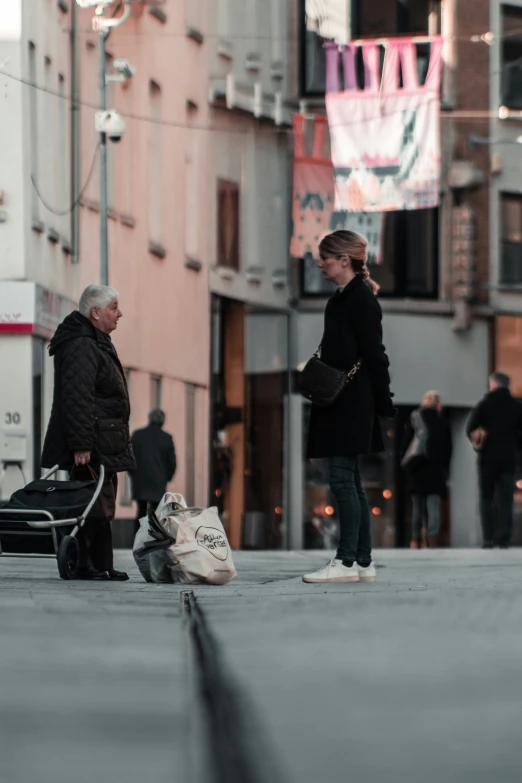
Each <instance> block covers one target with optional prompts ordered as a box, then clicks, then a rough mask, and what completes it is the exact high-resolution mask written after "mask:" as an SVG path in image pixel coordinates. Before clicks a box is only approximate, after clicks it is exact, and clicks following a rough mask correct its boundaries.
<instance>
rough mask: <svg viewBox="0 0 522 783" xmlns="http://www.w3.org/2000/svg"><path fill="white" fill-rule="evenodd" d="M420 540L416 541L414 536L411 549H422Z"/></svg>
mask: <svg viewBox="0 0 522 783" xmlns="http://www.w3.org/2000/svg"><path fill="white" fill-rule="evenodd" d="M420 548H421V545H420V541H416V540H415V539H414V538H412V540H411V541H410V549H420Z"/></svg>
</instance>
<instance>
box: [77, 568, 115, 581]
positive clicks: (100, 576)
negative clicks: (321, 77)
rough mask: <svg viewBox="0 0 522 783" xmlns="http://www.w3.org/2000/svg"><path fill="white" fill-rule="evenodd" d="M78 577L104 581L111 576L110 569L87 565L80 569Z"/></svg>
mask: <svg viewBox="0 0 522 783" xmlns="http://www.w3.org/2000/svg"><path fill="white" fill-rule="evenodd" d="M76 578H77V579H85V580H88V581H91V580H97V581H104V580H107V579H109V578H110V577H109V572H108V571H98V569H97V568H94V567H93V566H87V567H86V568H80V569H79V571H78V575H77V577H76Z"/></svg>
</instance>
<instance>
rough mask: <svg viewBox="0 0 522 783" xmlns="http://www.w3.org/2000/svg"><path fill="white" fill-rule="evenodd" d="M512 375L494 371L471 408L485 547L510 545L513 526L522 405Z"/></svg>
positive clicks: (469, 426) (469, 427)
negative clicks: (514, 392) (513, 388)
mask: <svg viewBox="0 0 522 783" xmlns="http://www.w3.org/2000/svg"><path fill="white" fill-rule="evenodd" d="M510 380H511V379H510V377H509V375H505V373H502V372H494V373H492V375H490V377H489V392H488V393H487V394H486V395H485V396H484V397H483V398H482V400H481V401H480V402H479V403H478V405H477V406H476V407H475V408H474V409H473V411H472V412H471V416H470V417H469V420H468V424H467V434H468V437H469V438H470V440H471V442H472V444H473V446H474V448H475V450H476V451H477V453H478V478H479V495H480V517H481V523H482V535H483V539H484V540H483V549H491V547H493V545H494V543H498V545H499V546H500V547H502V548H507V547H509V545H510V543H511V531H512V527H513V493H514V491H515V471H516V466H517V462H518V457H519V453H518V452H519V448H520V443H521V434H522V405H521V403H520V402H518V401H517V400H515V399H514V397H512V395H511V392H510V390H509V386H510Z"/></svg>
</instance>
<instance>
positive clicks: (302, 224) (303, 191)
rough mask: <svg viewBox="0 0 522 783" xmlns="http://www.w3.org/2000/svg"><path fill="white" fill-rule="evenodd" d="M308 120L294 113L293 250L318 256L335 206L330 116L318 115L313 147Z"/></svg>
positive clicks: (313, 126) (313, 128) (313, 124)
mask: <svg viewBox="0 0 522 783" xmlns="http://www.w3.org/2000/svg"><path fill="white" fill-rule="evenodd" d="M305 126H306V120H305V118H304V117H303V115H302V114H294V190H293V202H292V222H293V232H292V239H291V241H290V254H291V255H292V256H294V258H304V257H305V255H306V254H308V253H310V254H311V255H313V257H314V258H316V257H317V246H318V244H319V242H320V241H321V239H322V238H323V237H324V235H325V234H327V233H328V228H329V224H330V216H331V214H332V210H333V206H334V179H333V167H332V161H331V160H330V151H329V149H327V138H326V117H315V118H314V119H313V120H312V121H311V124H310V126H309V130H311V131H312V144H311V149H310V151H309V152H307V149H306V139H305V136H306V134H305V130H306V127H305Z"/></svg>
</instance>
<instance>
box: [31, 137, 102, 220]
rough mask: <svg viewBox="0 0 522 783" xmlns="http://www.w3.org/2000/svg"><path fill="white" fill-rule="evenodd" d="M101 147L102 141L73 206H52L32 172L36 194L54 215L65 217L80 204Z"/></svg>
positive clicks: (97, 146)
mask: <svg viewBox="0 0 522 783" xmlns="http://www.w3.org/2000/svg"><path fill="white" fill-rule="evenodd" d="M99 149H100V143H99V142H98V144H97V145H96V149H95V150H94V155H93V157H92V163H91V166H90V168H89V173H88V175H87V179H86V180H85V183H84V185H83V187H82V189H81V190H80V192H79V193H78V195H77V196H76V198H75V199H74V201H73V203H72V204H71V206H69V207H67V209H54V208H53V207H51V206H50V205H49V204H48V202H47V201H46V199H44V197H43V196H42V194H41V193H40V191H39V189H38V184H37V183H36V180H35V178H34V177H33V175H32V174H31V184H32V186H33V188H34V190H35V193H36V195H37V196H38V198H39V199H40V201H41V202H42V204H43V205H44V207H45V208H46V209H47V210H49V212H52V214H53V215H58V217H64V216H65V215H69V214H70V213H71V212H72V211H73V209H74V208H75V207H77V206H78V204H79V203H80V201H81V198H82V196H83V194H84V193H85V191H86V190H87V188H88V186H89V183H90V181H91V179H92V175H93V174H94V164H95V163H96V158H97V157H98V151H99Z"/></svg>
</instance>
